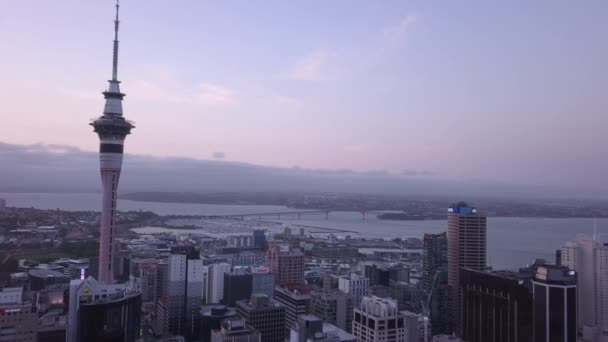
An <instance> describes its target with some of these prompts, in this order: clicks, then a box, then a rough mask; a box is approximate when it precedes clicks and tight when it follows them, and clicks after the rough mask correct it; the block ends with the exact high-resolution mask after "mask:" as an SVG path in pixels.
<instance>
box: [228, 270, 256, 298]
mask: <svg viewBox="0 0 608 342" xmlns="http://www.w3.org/2000/svg"><path fill="white" fill-rule="evenodd" d="M251 282H252V276H251V273H246V272H245V270H244V269H235V270H234V271H232V272H230V273H224V301H223V302H224V304H226V305H229V306H234V305H235V304H236V301H237V300H241V299H249V298H250V297H251Z"/></svg>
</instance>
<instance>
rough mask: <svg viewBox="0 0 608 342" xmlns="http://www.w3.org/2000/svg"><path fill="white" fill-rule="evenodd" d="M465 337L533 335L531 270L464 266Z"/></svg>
mask: <svg viewBox="0 0 608 342" xmlns="http://www.w3.org/2000/svg"><path fill="white" fill-rule="evenodd" d="M460 283H461V287H462V293H463V305H462V308H463V310H462V321H463V326H462V339H463V340H465V341H467V342H486V341H495V342H518V341H528V340H529V339H530V338H531V336H532V335H533V329H532V327H533V309H532V303H533V298H532V291H531V279H530V273H529V272H527V273H520V272H511V271H498V272H491V273H490V272H483V271H474V270H469V269H462V270H461V274H460Z"/></svg>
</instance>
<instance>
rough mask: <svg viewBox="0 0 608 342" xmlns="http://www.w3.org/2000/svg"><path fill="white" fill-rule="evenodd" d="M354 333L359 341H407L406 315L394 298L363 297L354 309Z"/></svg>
mask: <svg viewBox="0 0 608 342" xmlns="http://www.w3.org/2000/svg"><path fill="white" fill-rule="evenodd" d="M353 335H355V336H356V337H357V341H359V342H380V341H382V342H406V341H407V340H406V328H405V316H404V315H403V314H402V313H400V312H399V310H398V308H397V302H396V301H395V300H393V299H389V298H380V297H375V296H374V297H367V296H366V297H363V298H362V299H361V305H360V306H359V307H358V308H355V310H354V319H353Z"/></svg>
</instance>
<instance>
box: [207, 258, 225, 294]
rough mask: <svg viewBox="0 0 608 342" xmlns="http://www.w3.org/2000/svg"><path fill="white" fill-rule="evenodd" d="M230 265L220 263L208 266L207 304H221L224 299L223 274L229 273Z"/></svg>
mask: <svg viewBox="0 0 608 342" xmlns="http://www.w3.org/2000/svg"><path fill="white" fill-rule="evenodd" d="M230 270H231V268H230V264H228V263H225V262H220V263H217V264H211V265H209V290H208V292H209V298H207V304H217V303H221V301H222V300H223V299H224V273H229V272H230Z"/></svg>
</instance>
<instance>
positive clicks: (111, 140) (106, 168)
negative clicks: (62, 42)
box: [91, 2, 135, 284]
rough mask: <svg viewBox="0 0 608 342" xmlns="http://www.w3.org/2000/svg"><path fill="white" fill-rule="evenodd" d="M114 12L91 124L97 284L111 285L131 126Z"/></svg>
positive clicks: (117, 5)
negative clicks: (106, 69) (104, 82)
mask: <svg viewBox="0 0 608 342" xmlns="http://www.w3.org/2000/svg"><path fill="white" fill-rule="evenodd" d="M118 9H119V4H118V2H117V3H116V19H115V20H114V51H113V55H112V79H111V80H110V81H109V83H110V84H109V87H108V90H107V91H105V92H103V95H104V98H105V100H106V103H105V107H104V111H103V115H102V116H100V117H98V118H97V119H94V120H93V122H91V126H93V128H94V131H95V133H97V135H98V136H99V140H100V144H99V164H100V168H101V184H102V204H101V225H100V234H99V276H98V277H99V281H101V282H102V283H106V284H111V283H113V281H114V269H113V267H114V258H115V257H116V254H117V250H116V249H117V248H116V247H117V246H116V244H115V241H114V239H115V237H116V233H117V232H116V210H117V209H116V208H117V207H116V200H117V197H118V180H119V179H120V171H121V168H122V156H123V150H124V141H125V137H126V136H127V135H128V134H130V133H131V129H133V128H134V127H135V126H134V125H133V123H132V122H130V121H128V120H125V118H124V117H123V112H122V99H123V98H124V96H125V94H123V93H121V92H120V81H118V24H119V21H118Z"/></svg>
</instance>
